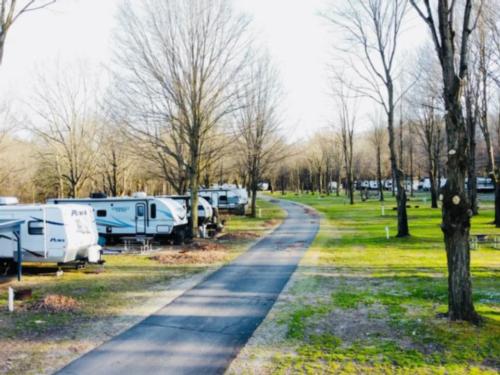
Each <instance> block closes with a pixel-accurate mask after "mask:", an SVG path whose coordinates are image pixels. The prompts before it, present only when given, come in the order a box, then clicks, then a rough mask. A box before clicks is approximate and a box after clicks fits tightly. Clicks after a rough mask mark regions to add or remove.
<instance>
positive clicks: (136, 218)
mask: <svg viewBox="0 0 500 375" xmlns="http://www.w3.org/2000/svg"><path fill="white" fill-rule="evenodd" d="M247 203H248V197H247V195H246V191H245V190H244V189H239V188H236V187H217V188H211V189H203V190H200V192H199V202H198V207H197V209H198V226H199V227H200V230H201V231H202V233H204V234H205V233H206V234H209V235H214V234H215V233H216V232H217V231H220V230H221V229H222V222H221V220H220V216H219V211H228V212H231V213H237V214H242V213H243V214H244V212H245V206H246V204H247ZM191 213H192V207H191V199H190V196H189V195H171V196H148V195H146V194H145V193H136V194H134V195H133V196H131V197H106V196H104V195H92V196H91V197H90V198H84V199H49V200H48V201H47V203H46V204H32V205H21V204H18V203H17V199H15V198H9V197H4V198H0V220H23V221H24V222H23V224H22V225H21V228H20V241H21V247H22V249H21V250H22V259H23V261H26V262H45V263H59V264H64V263H70V262H89V263H99V262H101V254H102V245H104V244H110V243H114V242H117V241H119V240H121V239H123V238H125V237H127V238H131V237H132V238H133V237H147V238H150V239H153V240H156V241H159V242H167V241H170V242H173V243H175V244H180V243H182V242H183V241H184V240H185V239H186V238H188V237H191V236H192V235H193V234H192V233H191V227H192V225H191ZM17 241H18V240H17V237H16V236H15V234H14V233H8V232H7V233H5V232H4V233H2V234H0V262H1V264H2V265H7V264H9V263H12V262H15V261H16V259H17Z"/></svg>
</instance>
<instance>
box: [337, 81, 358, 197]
mask: <svg viewBox="0 0 500 375" xmlns="http://www.w3.org/2000/svg"><path fill="white" fill-rule="evenodd" d="M338 77H340V76H338ZM337 81H339V79H337ZM335 87H336V88H335V90H334V91H335V96H336V99H337V107H338V109H337V110H338V116H339V118H338V124H339V125H338V127H339V138H340V144H341V145H342V154H343V157H344V168H345V175H346V188H347V192H348V195H349V202H350V204H354V176H353V152H354V129H355V127H356V110H355V108H356V105H355V103H353V100H352V95H351V94H350V93H349V92H348V89H347V87H346V86H345V85H344V84H343V82H342V81H339V82H338V84H337V85H335Z"/></svg>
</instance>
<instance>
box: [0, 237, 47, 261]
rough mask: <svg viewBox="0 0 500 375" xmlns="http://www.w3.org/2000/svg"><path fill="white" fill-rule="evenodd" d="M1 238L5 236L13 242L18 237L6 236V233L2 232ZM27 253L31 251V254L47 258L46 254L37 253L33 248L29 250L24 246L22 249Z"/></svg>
mask: <svg viewBox="0 0 500 375" xmlns="http://www.w3.org/2000/svg"><path fill="white" fill-rule="evenodd" d="M0 238H4V239H6V240H10V241H13V242H17V239H16V238H12V237H9V236H6V235H5V234H0ZM22 250H23V251H24V252H25V253H29V254H31V255H34V256H36V257H37V258H45V254H40V253H37V252H36V251H33V250H28V249H26V248H25V247H23V249H22Z"/></svg>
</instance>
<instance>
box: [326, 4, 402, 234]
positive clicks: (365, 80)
mask: <svg viewBox="0 0 500 375" xmlns="http://www.w3.org/2000/svg"><path fill="white" fill-rule="evenodd" d="M407 4H408V2H407V0H391V1H386V0H345V1H343V2H342V8H341V9H338V10H336V11H334V12H333V13H332V14H327V15H325V17H326V18H327V19H328V20H329V21H330V22H332V23H333V24H334V25H337V26H338V27H339V28H340V29H341V30H342V31H343V32H344V33H345V35H346V36H345V38H346V41H347V42H348V43H349V44H350V45H349V46H348V47H346V48H345V49H343V50H342V51H343V52H344V53H345V54H346V56H348V58H347V61H345V62H346V63H347V64H348V66H350V67H351V68H352V69H353V71H354V74H355V75H356V76H357V77H358V78H359V80H360V84H359V85H356V86H355V87H354V88H355V90H356V91H357V93H358V94H359V95H363V96H366V97H369V98H371V99H373V100H374V101H375V102H377V103H379V104H380V105H381V106H382V107H383V109H384V111H385V113H386V115H387V129H388V134H389V152H390V160H391V169H392V173H393V176H394V179H395V182H396V187H397V194H396V200H397V209H398V234H397V236H398V237H406V236H409V235H410V231H409V228H408V216H407V212H406V200H407V199H406V191H405V188H404V176H403V173H402V171H401V170H400V169H399V168H398V165H399V164H398V157H397V150H396V144H395V143H396V137H395V132H394V127H395V124H394V118H395V108H396V105H397V103H398V102H399V100H400V99H401V96H399V97H398V96H397V94H396V89H395V79H396V76H397V72H396V64H397V51H398V40H399V36H400V33H401V26H402V24H403V19H404V17H405V14H406V10H407ZM353 46H355V47H357V48H353ZM353 54H354V55H353ZM401 91H404V90H401Z"/></svg>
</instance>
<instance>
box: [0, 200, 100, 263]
mask: <svg viewBox="0 0 500 375" xmlns="http://www.w3.org/2000/svg"><path fill="white" fill-rule="evenodd" d="M0 220H23V221H24V223H23V224H21V228H20V229H21V230H20V233H19V234H20V241H21V253H22V260H23V261H26V262H43V263H59V264H63V263H70V262H75V261H77V262H89V263H101V247H100V246H99V245H98V244H97V242H98V234H97V230H96V223H95V217H94V213H93V212H92V209H91V208H89V207H86V206H82V205H75V204H71V205H67V206H56V205H53V204H41V205H19V204H16V203H14V202H13V201H11V199H10V198H9V199H0ZM0 258H1V260H2V262H3V263H9V262H14V261H15V260H16V259H17V238H16V236H15V234H14V233H2V234H1V235H0Z"/></svg>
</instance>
